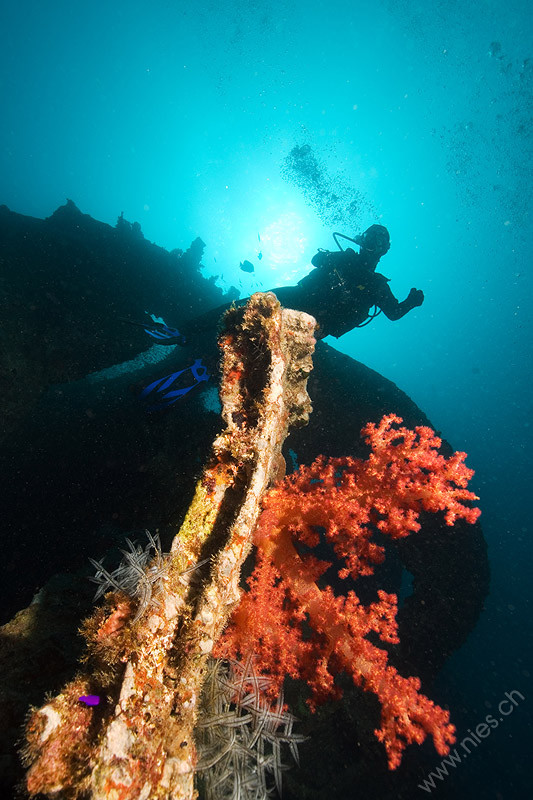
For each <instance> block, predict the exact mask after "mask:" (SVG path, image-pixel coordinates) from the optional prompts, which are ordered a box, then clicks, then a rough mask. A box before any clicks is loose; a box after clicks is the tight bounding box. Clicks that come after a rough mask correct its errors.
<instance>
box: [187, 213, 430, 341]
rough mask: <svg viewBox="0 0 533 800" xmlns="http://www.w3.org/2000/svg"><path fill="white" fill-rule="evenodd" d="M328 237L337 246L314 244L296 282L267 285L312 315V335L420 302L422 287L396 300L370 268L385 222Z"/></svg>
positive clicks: (199, 320)
mask: <svg viewBox="0 0 533 800" xmlns="http://www.w3.org/2000/svg"><path fill="white" fill-rule="evenodd" d="M333 237H334V239H335V241H336V243H337V245H338V247H339V250H338V251H330V250H319V251H318V252H317V253H316V255H314V256H313V258H312V259H311V263H312V265H313V266H314V267H316V269H314V270H312V271H311V272H310V273H309V274H308V275H306V276H305V278H302V280H301V281H299V282H298V283H297V284H296V286H281V287H278V288H277V289H272V290H271V291H272V292H274V294H275V295H276V297H277V298H278V300H279V301H280V303H281V305H282V306H284V307H285V308H293V309H295V310H296V311H305V312H307V313H308V314H312V316H313V317H315V319H316V321H317V323H318V327H317V330H316V331H315V336H316V338H317V339H323V338H324V337H325V336H335V337H336V338H339V336H342V335H343V334H345V333H347V332H348V331H351V330H352V329H353V328H361V327H363V326H364V325H367V324H368V323H369V322H371V321H372V320H373V319H374V318H375V317H376V316H377V315H378V314H379V313H381V311H383V313H384V314H385V316H386V317H388V318H389V319H390V320H397V319H400V318H401V317H403V316H404V315H405V314H407V313H408V312H409V311H411V310H412V309H413V308H416V306H421V305H422V303H423V302H424V293H423V292H422V290H421V289H411V291H410V292H409V294H408V295H407V297H406V299H405V300H403V301H402V302H399V301H398V300H397V299H396V297H395V296H394V295H393V293H392V291H391V290H390V287H389V278H386V277H385V276H384V275H381V273H379V272H376V267H377V265H378V263H379V260H380V258H381V257H382V256H384V255H385V253H387V252H388V250H389V248H390V236H389V232H388V230H387V228H385V227H384V226H383V225H371V226H370V228H367V230H366V231H365V232H364V233H362V234H361V235H360V236H356V237H355V239H350V237H348V236H344V234H340V233H334V234H333ZM339 237H340V238H343V239H348V240H349V241H351V242H354V244H357V245H359V247H360V251H359V252H358V253H356V252H355V250H353V249H352V248H351V247H348V248H346V250H343V249H342V248H341V246H340V244H339V242H338V239H339ZM245 302H246V298H245V299H244V300H239V301H238V302H237V303H234V304H229V303H228V304H227V305H225V306H220V307H219V308H215V309H212V310H211V311H208V312H207V313H206V314H203V315H202V316H200V317H196V318H195V319H193V320H190V321H189V322H187V323H185V325H184V326H183V327H182V326H180V327H182V330H183V331H184V333H185V335H186V336H187V337H188V336H189V335H190V334H194V333H196V332H200V331H203V330H207V329H209V328H211V327H213V326H214V325H216V323H217V321H218V320H219V318H220V316H221V315H222V314H223V312H224V311H226V310H227V309H228V308H230V306H231V305H236V306H241V305H244V303H245ZM371 309H372V310H371Z"/></svg>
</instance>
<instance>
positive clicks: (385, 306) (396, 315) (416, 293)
mask: <svg viewBox="0 0 533 800" xmlns="http://www.w3.org/2000/svg"><path fill="white" fill-rule="evenodd" d="M423 302H424V292H423V291H422V290H421V289H411V291H410V292H409V294H408V295H407V297H406V298H405V300H403V301H402V302H401V303H399V302H398V300H397V299H396V298H395V297H394V295H393V293H392V292H391V290H390V288H389V286H388V285H387V284H385V286H383V287H382V289H381V291H380V295H379V298H378V299H377V300H376V305H377V306H378V307H379V308H381V310H382V311H383V313H384V314H385V316H386V317H388V318H389V319H391V320H392V321H393V322H395V321H396V320H397V319H401V318H402V317H404V316H405V315H406V314H407V313H408V312H409V311H411V310H412V309H413V308H416V307H417V306H421V305H422V303H423Z"/></svg>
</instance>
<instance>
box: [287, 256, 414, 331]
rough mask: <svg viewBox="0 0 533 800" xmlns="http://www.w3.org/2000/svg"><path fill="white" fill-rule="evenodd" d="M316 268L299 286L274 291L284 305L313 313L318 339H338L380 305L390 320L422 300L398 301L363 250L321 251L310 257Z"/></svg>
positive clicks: (386, 279) (409, 309) (386, 281)
mask: <svg viewBox="0 0 533 800" xmlns="http://www.w3.org/2000/svg"><path fill="white" fill-rule="evenodd" d="M311 263H312V264H313V266H315V267H317V269H314V270H313V271H312V272H310V273H309V275H306V276H305V278H302V280H301V281H299V282H298V284H297V286H286V287H282V288H280V289H273V290H272V291H273V292H274V294H275V295H276V296H277V298H278V300H279V301H280V303H281V304H282V305H283V306H285V308H295V309H296V310H298V311H306V312H307V313H308V314H312V315H313V316H314V317H315V318H316V320H317V322H318V324H319V329H318V330H317V333H316V334H315V335H316V336H317V338H319V339H322V338H323V337H324V336H335V337H336V338H338V337H339V336H342V335H343V334H344V333H347V332H348V331H350V330H352V328H355V327H357V326H359V325H361V323H363V322H365V320H366V319H368V316H369V312H370V309H371V308H372V306H377V307H378V308H379V309H381V311H383V313H384V314H385V316H386V317H388V318H389V319H390V320H397V319H400V318H401V317H403V316H404V315H405V314H407V312H408V311H411V309H412V308H414V307H415V306H416V305H419V303H417V302H414V298H413V297H412V296H411V297H408V298H407V299H405V300H404V301H403V302H401V303H400V302H398V300H397V299H396V298H395V297H394V295H393V293H392V292H391V290H390V287H389V278H386V277H385V276H384V275H381V274H380V273H379V272H375V271H374V270H375V267H376V264H377V262H375V263H373V262H372V261H370V260H369V259H368V258H366V257H365V255H363V254H362V253H356V252H355V250H352V249H351V248H347V249H346V250H344V251H343V250H340V251H339V252H330V251H328V250H319V251H318V253H317V254H316V255H315V256H313V259H312V260H311Z"/></svg>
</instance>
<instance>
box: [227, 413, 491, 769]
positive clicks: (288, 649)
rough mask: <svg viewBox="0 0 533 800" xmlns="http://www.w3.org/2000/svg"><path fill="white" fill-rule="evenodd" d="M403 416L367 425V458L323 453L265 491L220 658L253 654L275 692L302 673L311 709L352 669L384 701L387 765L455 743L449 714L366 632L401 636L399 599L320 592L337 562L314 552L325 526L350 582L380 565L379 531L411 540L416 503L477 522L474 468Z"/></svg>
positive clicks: (451, 518) (380, 734) (450, 519)
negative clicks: (412, 749)
mask: <svg viewBox="0 0 533 800" xmlns="http://www.w3.org/2000/svg"><path fill="white" fill-rule="evenodd" d="M401 422H402V420H401V419H400V418H399V417H396V416H394V415H390V416H387V417H384V418H383V419H382V420H381V422H380V423H379V424H378V425H374V424H369V425H367V426H366V427H365V428H364V429H363V435H364V436H365V438H366V440H367V442H368V444H370V446H371V448H372V452H371V454H370V456H369V458H368V460H366V461H362V460H359V459H353V458H331V459H326V458H324V457H320V458H318V459H317V460H316V461H315V462H314V463H313V464H312V465H311V466H310V467H302V468H301V469H300V470H299V471H298V472H297V473H295V474H293V475H292V476H290V477H288V478H286V479H285V480H284V481H282V482H281V483H280V484H279V485H278V486H277V487H275V488H274V489H272V490H271V491H270V492H269V493H268V495H267V496H266V497H265V499H264V503H263V508H264V510H263V513H262V515H261V518H260V521H259V525H258V527H257V530H256V534H255V544H256V545H257V548H258V554H257V563H256V567H255V570H254V572H253V574H252V576H251V578H250V579H249V582H248V583H249V591H248V592H247V593H245V594H244V596H243V598H242V600H241V602H240V604H239V606H238V607H237V609H236V611H235V613H234V615H233V617H232V620H231V623H230V625H229V627H228V629H227V630H226V632H225V634H224V636H223V638H222V640H221V641H220V642H219V644H218V647H217V654H218V655H221V656H222V655H232V656H237V655H240V656H241V657H244V658H245V657H247V656H248V655H249V654H250V653H253V654H254V655H255V658H256V662H257V663H258V664H259V665H260V668H261V669H262V670H263V671H264V672H266V673H268V674H269V675H270V677H271V679H272V691H273V692H277V691H278V690H279V689H280V687H281V683H282V682H283V679H284V677H285V675H290V676H292V677H295V678H300V679H303V680H304V681H306V683H307V684H308V685H309V688H310V691H311V694H310V699H309V703H310V705H311V707H312V708H314V707H315V706H316V704H317V703H321V702H324V701H325V700H326V699H329V698H333V697H340V696H341V694H342V693H341V690H340V688H339V686H338V685H337V684H336V683H335V675H336V674H337V673H338V672H341V671H344V672H347V673H348V674H350V675H351V676H352V678H353V681H354V683H355V684H356V685H357V686H361V687H362V688H364V689H365V690H368V691H372V692H373V693H375V694H376V695H377V697H378V699H379V700H380V703H381V706H382V716H381V727H380V728H379V730H377V731H376V736H377V738H378V739H379V740H380V741H382V742H383V743H384V745H385V748H386V750H387V756H388V761H389V766H390V768H391V769H394V768H396V767H397V766H398V764H399V763H400V761H401V756H402V752H403V750H404V748H405V747H406V746H407V745H408V744H410V743H412V742H417V743H420V742H422V741H423V740H424V739H425V737H426V736H427V735H428V734H429V735H431V736H432V737H433V741H434V744H435V747H436V749H437V751H438V752H439V753H440V754H441V755H444V754H446V753H447V752H448V750H449V745H450V744H451V743H453V741H454V728H453V726H452V725H451V724H450V721H449V714H448V712H447V711H445V710H443V709H442V708H439V706H436V705H435V704H434V703H433V702H432V701H431V700H429V699H428V698H427V697H425V696H424V695H422V694H420V692H419V689H420V681H419V680H418V678H403V677H401V676H400V675H399V674H398V673H397V671H396V670H395V669H394V668H393V667H391V666H390V665H389V664H388V663H387V653H386V651H385V650H383V649H381V648H379V647H376V646H375V645H374V644H372V643H371V642H370V641H369V640H368V638H367V636H368V634H369V633H370V632H371V631H373V632H374V633H376V634H377V635H378V636H379V638H380V639H381V640H382V641H384V642H391V643H396V642H397V641H398V638H397V625H396V610H397V598H396V596H395V595H392V594H387V593H385V592H383V591H379V592H378V599H377V600H376V601H375V602H374V603H371V604H370V605H367V606H365V605H363V604H362V603H361V602H360V601H359V599H358V597H357V595H356V594H355V592H353V591H349V592H347V594H346V595H345V596H344V595H338V596H336V595H335V594H334V593H333V591H332V589H331V587H329V586H326V587H325V588H323V589H321V588H319V586H318V584H317V581H318V579H319V578H320V577H321V576H322V575H323V574H324V572H325V571H326V570H327V569H328V568H329V567H331V566H332V565H331V564H330V563H329V562H326V561H320V560H319V559H317V558H316V556H315V555H313V552H312V551H313V548H315V547H316V546H317V545H318V543H319V541H320V535H321V534H320V533H319V530H320V529H321V530H323V532H324V533H323V535H324V537H325V539H326V541H327V542H328V543H329V544H330V546H331V547H332V548H333V550H334V552H335V555H336V558H337V560H338V563H337V564H336V565H335V566H336V567H337V568H338V574H339V577H341V578H346V577H348V575H350V576H351V577H352V578H354V579H357V578H358V577H359V576H362V575H371V574H372V573H373V570H374V566H375V565H376V564H378V563H380V562H382V561H383V558H384V549H383V547H382V546H380V545H378V544H377V543H376V542H375V541H373V536H374V533H375V529H376V528H377V529H379V530H380V531H381V532H382V533H384V534H386V535H388V536H390V537H391V538H392V539H397V538H400V537H404V536H407V535H409V534H410V533H412V532H414V531H417V530H418V529H419V528H420V524H419V522H418V517H419V513H420V512H421V511H423V510H424V511H430V512H438V511H441V512H444V515H445V521H446V524H448V525H453V523H454V522H455V520H456V519H458V518H462V519H465V520H467V521H468V522H470V523H473V522H475V521H476V519H477V518H478V516H479V513H480V512H479V510H478V509H476V508H472V507H471V506H469V505H465V502H470V501H472V500H475V499H477V497H476V496H475V495H474V494H473V493H472V492H470V491H468V490H467V488H466V487H467V485H468V481H469V480H470V478H471V476H472V474H473V472H472V470H470V469H468V468H467V467H466V466H465V464H464V459H465V453H455V454H454V455H452V456H451V457H450V458H445V457H444V456H442V455H440V454H439V452H438V449H439V448H440V446H441V440H440V439H439V438H438V437H437V436H436V435H435V434H434V432H433V431H432V430H431V429H430V428H427V427H418V428H416V429H415V430H414V431H411V430H408V429H407V428H404V427H398V426H401ZM304 621H305V629H306V634H305V636H304ZM309 628H310V629H311V635H309Z"/></svg>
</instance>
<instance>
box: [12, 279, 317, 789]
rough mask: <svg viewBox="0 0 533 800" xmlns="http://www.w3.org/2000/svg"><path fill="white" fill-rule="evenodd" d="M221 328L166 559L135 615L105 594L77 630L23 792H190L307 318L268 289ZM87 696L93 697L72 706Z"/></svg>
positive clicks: (304, 367) (310, 327) (292, 395)
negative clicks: (188, 488)
mask: <svg viewBox="0 0 533 800" xmlns="http://www.w3.org/2000/svg"><path fill="white" fill-rule="evenodd" d="M224 324H225V330H224V332H223V333H222V335H221V339H220V344H221V348H222V353H223V377H222V384H221V392H220V394H221V400H222V403H223V412H222V413H223V417H224V421H225V423H226V428H225V430H224V431H223V432H222V433H221V434H220V435H219V436H218V437H217V438H216V440H215V442H214V444H213V450H212V456H211V458H210V461H209V463H208V465H207V467H206V469H205V470H204V473H203V476H202V478H201V480H200V481H199V483H198V485H197V487H196V492H195V495H194V498H193V501H192V504H191V506H190V509H189V511H188V513H187V516H186V518H185V521H184V522H183V525H182V526H181V529H180V531H179V533H178V534H177V536H176V537H175V539H174V542H173V544H172V548H171V553H170V555H169V556H168V557H166V559H165V560H164V561H162V558H161V557H159V559H158V561H157V565H156V566H154V565H152V567H151V568H150V567H149V568H148V573H147V574H148V576H149V575H150V572H149V570H150V569H152V577H154V575H156V577H157V583H156V582H155V580H154V582H153V585H154V586H157V590H156V591H154V593H153V598H152V600H151V601H150V597H148V601H147V602H146V604H145V605H146V607H145V608H144V610H143V611H142V614H139V608H137V607H136V604H135V602H134V600H132V598H131V597H129V596H128V595H126V594H124V593H122V592H120V591H114V592H111V593H109V594H108V595H107V596H106V600H105V603H104V605H103V606H102V607H101V608H99V609H98V610H97V611H96V612H95V614H94V615H93V616H92V617H91V618H89V619H88V620H86V621H85V623H84V625H83V632H84V634H85V637H86V639H87V643H88V647H87V654H86V656H85V659H84V664H83V667H82V669H81V670H80V671H79V673H78V674H77V676H76V677H75V678H74V680H73V681H71V682H70V683H69V684H68V685H67V686H65V688H64V689H63V691H62V692H61V693H60V694H59V695H58V696H57V697H55V698H54V699H53V700H50V701H49V702H48V703H47V704H46V705H44V706H43V707H42V708H40V709H34V710H32V712H31V714H30V716H29V719H28V723H27V728H26V746H25V752H24V757H25V760H26V763H27V765H28V771H27V781H26V782H27V789H28V792H29V794H30V795H32V796H33V795H36V794H38V793H42V794H44V795H48V796H49V797H57V798H78V797H80V798H81V797H87V798H94V800H104V798H106V800H134V798H135V800H143V799H145V800H146V799H148V798H150V800H156V799H159V798H168V799H169V800H170V798H172V800H191V799H192V798H194V797H195V796H196V793H195V789H194V770H195V764H196V749H195V744H194V728H195V724H196V719H197V713H198V701H199V695H200V692H201V688H202V683H203V678H204V674H205V671H206V661H207V659H208V657H209V654H210V652H211V650H212V648H213V644H214V642H215V641H216V640H217V638H218V637H219V636H220V634H221V632H222V630H223V628H224V626H225V624H226V622H227V619H228V616H229V614H230V613H231V611H232V609H233V608H234V606H235V604H236V603H238V601H239V578H240V571H241V566H242V564H243V562H244V559H245V558H246V556H247V554H248V553H249V551H250V547H251V535H252V532H253V530H254V528H255V525H256V522H257V518H258V515H259V511H260V503H261V498H262V496H263V493H264V492H265V490H266V489H267V488H268V487H269V485H270V484H271V483H272V482H273V481H274V480H276V479H277V478H279V477H280V475H282V474H283V469H284V463H283V458H282V455H281V447H282V444H283V441H284V439H285V437H286V435H287V431H288V427H289V425H290V424H293V425H302V424H305V423H306V422H307V420H308V416H309V413H310V411H311V405H310V401H309V397H308V395H307V391H306V383H307V378H308V376H309V372H310V371H311V369H312V362H311V354H312V352H313V349H314V343H315V342H314V338H313V331H314V326H315V321H314V319H313V318H312V317H310V316H308V315H307V314H303V313H300V312H296V311H290V310H286V309H282V308H281V306H280V304H279V302H278V301H277V299H276V297H275V295H273V294H270V293H269V294H255V295H253V297H252V298H251V299H250V300H249V302H248V304H247V305H246V307H245V308H238V309H234V310H231V311H229V312H227V314H226V317H225V323H224ZM202 565H203V566H202ZM90 695H97V696H98V697H100V698H101V700H102V701H103V702H100V704H99V705H96V706H91V705H87V704H86V703H84V702H83V701H80V698H82V697H87V696H90Z"/></svg>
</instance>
